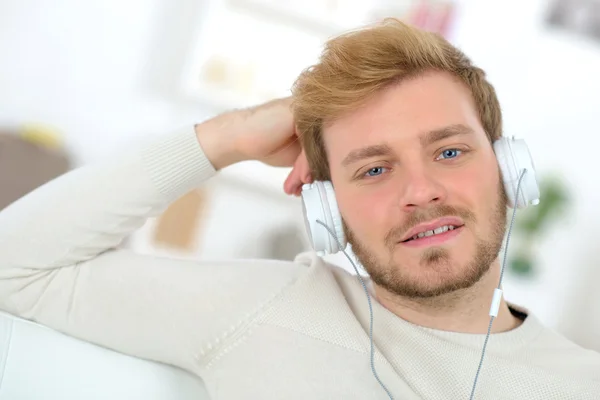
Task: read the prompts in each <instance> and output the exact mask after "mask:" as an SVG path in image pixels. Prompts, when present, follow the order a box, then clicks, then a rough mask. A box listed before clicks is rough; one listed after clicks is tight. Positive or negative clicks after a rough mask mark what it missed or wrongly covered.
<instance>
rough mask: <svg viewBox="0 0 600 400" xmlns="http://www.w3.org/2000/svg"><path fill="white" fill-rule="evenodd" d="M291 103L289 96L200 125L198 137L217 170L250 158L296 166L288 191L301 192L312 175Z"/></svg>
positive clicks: (289, 178)
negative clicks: (301, 143)
mask: <svg viewBox="0 0 600 400" xmlns="http://www.w3.org/2000/svg"><path fill="white" fill-rule="evenodd" d="M291 103H292V99H291V98H290V97H288V98H284V99H278V100H273V101H270V102H268V103H265V104H261V105H259V106H256V107H252V108H249V109H244V110H234V111H230V112H227V113H225V114H221V115H219V116H217V117H214V118H212V119H209V120H207V121H205V122H204V123H202V124H199V125H197V126H196V136H197V137H198V141H199V142H200V145H201V146H202V148H203V149H204V152H205V153H206V156H207V157H208V159H209V160H210V162H211V163H212V164H213V166H214V167H215V168H216V169H221V168H225V167H227V166H229V165H232V164H235V163H237V162H240V161H247V160H258V161H261V162H264V163H265V164H268V165H272V166H275V167H293V169H292V172H291V173H290V175H289V176H288V178H287V179H286V181H285V184H284V191H285V192H286V193H288V194H295V195H299V194H300V191H301V189H302V184H304V183H308V182H311V180H312V178H311V176H310V170H309V167H308V162H307V161H306V157H305V156H304V152H303V151H302V147H301V146H300V142H299V141H298V136H297V134H296V129H295V124H294V118H293V114H292V110H291V108H290V107H291Z"/></svg>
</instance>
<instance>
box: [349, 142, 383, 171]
mask: <svg viewBox="0 0 600 400" xmlns="http://www.w3.org/2000/svg"><path fill="white" fill-rule="evenodd" d="M390 154H392V148H391V147H390V146H388V145H387V144H377V145H373V146H368V147H363V148H362V149H358V150H353V151H351V152H350V153H348V155H347V156H346V157H345V158H344V160H343V161H342V165H343V166H344V167H347V166H348V165H350V164H354V163H355V162H358V161H361V160H364V159H367V158H371V157H380V156H389V155H390Z"/></svg>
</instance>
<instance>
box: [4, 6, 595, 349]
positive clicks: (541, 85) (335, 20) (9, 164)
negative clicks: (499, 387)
mask: <svg viewBox="0 0 600 400" xmlns="http://www.w3.org/2000/svg"><path fill="white" fill-rule="evenodd" d="M382 17H398V18H402V19H404V20H406V21H408V22H409V23H412V24H414V25H418V26H420V27H422V28H423V29H427V30H431V31H436V32H438V33H440V34H442V35H444V36H445V37H447V38H448V39H449V40H450V41H451V42H453V43H454V44H456V45H457V46H458V47H460V48H461V49H462V50H464V51H465V52H466V53H467V55H469V56H470V57H471V58H472V59H473V60H474V61H475V63H477V64H478V65H479V66H481V67H482V68H483V69H485V70H486V71H487V72H488V75H489V79H490V80H491V82H492V83H493V84H494V85H495V87H496V89H497V92H498V95H499V97H500V101H501V103H502V105H503V110H504V118H505V134H506V135H514V136H518V137H521V138H525V139H526V140H527V142H528V144H529V147H530V149H531V152H532V154H533V157H534V159H535V162H536V167H537V171H538V179H539V180H540V181H541V184H542V202H541V204H540V205H539V206H538V207H536V208H532V209H530V210H525V211H523V212H521V213H518V214H517V222H516V227H515V232H514V235H513V239H511V244H510V251H509V254H508V256H509V257H508V259H509V266H508V271H507V274H506V278H505V284H504V286H505V293H506V297H507V299H508V300H510V301H513V302H515V303H517V304H521V305H524V306H525V307H528V308H529V309H530V310H532V311H533V312H534V313H536V314H537V315H538V317H539V318H541V319H542V320H543V321H544V322H545V323H546V324H547V325H549V326H551V327H553V328H555V329H557V330H558V331H560V332H562V333H563V334H565V335H566V336H568V337H569V338H571V339H572V340H574V341H575V342H577V343H579V344H581V345H583V346H585V347H589V348H593V349H596V350H599V351H600V291H599V290H597V289H596V281H600V266H599V265H598V264H599V263H598V261H599V260H600V246H598V244H597V242H598V240H597V238H596V233H597V231H598V229H597V228H596V227H597V225H598V224H599V223H600V207H599V206H598V205H599V204H600V179H599V178H598V172H599V171H600V167H598V165H597V162H596V159H597V158H598V155H597V154H596V151H597V150H598V149H597V148H596V145H600V138H599V137H598V134H597V131H598V129H597V126H598V110H599V107H598V106H599V104H600V102H599V101H598V96H599V93H600V77H599V76H598V74H599V71H600V0H558V1H546V0H528V1H521V0H504V1H498V0H495V1H491V0H454V1H451V0H447V1H443V0H439V1H433V0H430V1H423V0H405V1H402V0H394V1H392V0H377V1H371V2H366V1H358V0H355V1H350V0H302V1H300V0H128V1H117V0H102V1H100V0H87V1H85V2H82V1H77V0H52V1H50V0H47V1H44V0H0V209H1V208H3V207H5V206H6V205H7V204H9V203H10V202H12V201H14V200H15V199H16V198H18V197H20V196H22V195H23V194H25V193H27V192H28V191H30V190H32V189H33V188H35V187H37V186H39V185H40V184H42V183H43V182H45V181H47V180H49V179H52V178H53V177H54V176H57V175H59V174H62V173H63V172H65V171H67V170H69V169H71V168H76V167H77V166H79V165H83V164H86V163H92V162H95V161H97V160H101V159H104V158H107V157H110V156H111V154H113V153H114V152H116V151H122V149H123V148H127V147H126V146H130V145H135V143H138V142H140V141H142V140H145V139H147V138H150V137H152V136H155V135H160V134H162V133H164V132H167V131H171V130H172V129H177V128H178V127H183V126H190V125H191V124H194V123H197V122H201V121H202V120H204V119H206V118H209V117H210V116H213V115H215V114H216V113H219V112H222V111H224V110H227V109H230V108H234V107H242V106H247V105H252V104H256V103H257V102H260V101H263V100H268V99H271V98H273V97H277V96H284V95H286V94H289V89H290V87H291V85H292V83H293V80H294V78H295V77H296V76H297V75H298V73H299V72H300V71H301V70H302V69H303V68H305V67H307V66H308V65H310V64H311V63H313V62H314V61H316V59H317V57H318V55H319V52H320V50H321V46H322V44H323V43H324V41H326V40H327V38H328V37H331V36H333V35H336V34H338V33H341V32H343V31H345V30H347V29H351V28H354V27H357V26H359V25H362V24H364V23H368V22H371V21H374V20H377V19H380V18H382ZM287 173H288V170H287V169H276V168H270V167H266V166H263V165H260V164H257V163H253V162H248V163H242V164H239V165H236V166H233V167H230V168H228V169H226V170H225V171H223V172H222V173H221V174H219V176H218V177H216V178H215V179H213V180H211V181H210V182H209V183H208V184H207V185H206V186H204V187H203V188H202V189H201V190H198V191H195V192H193V193H190V194H188V195H187V196H185V197H183V198H182V199H181V200H180V201H178V202H177V203H175V204H173V205H172V206H171V207H170V208H169V209H168V210H167V211H166V212H165V213H164V214H163V215H161V216H160V217H159V218H156V219H153V220H151V221H149V222H148V223H147V224H146V225H145V226H144V227H143V229H141V230H140V231H139V232H136V234H135V235H133V236H132V237H131V238H130V239H129V240H128V242H127V243H126V245H127V246H129V247H132V248H134V249H136V250H137V251H140V252H144V253H148V254H161V255H169V256H173V257H182V258H193V259H214V258H227V257H234V258H240V257H252V258H255V257H256V258H264V257H266V258H283V259H293V257H294V256H295V254H296V253H298V252H300V251H303V250H306V249H308V248H309V246H308V243H307V241H306V235H305V229H304V223H303V220H302V211H301V205H300V202H299V200H298V199H297V198H290V197H287V196H285V195H284V194H283V191H282V184H283V180H284V179H285V177H286V175H287ZM40 223H43V221H40ZM329 260H330V261H332V262H334V263H336V264H338V265H340V266H341V267H343V268H349V265H348V263H347V262H346V260H345V259H344V257H343V255H342V256H330V257H329Z"/></svg>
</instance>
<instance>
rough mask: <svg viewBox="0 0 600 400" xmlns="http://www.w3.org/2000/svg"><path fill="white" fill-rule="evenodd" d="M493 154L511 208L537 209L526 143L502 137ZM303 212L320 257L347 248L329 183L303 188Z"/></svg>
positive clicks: (537, 187)
mask: <svg viewBox="0 0 600 400" xmlns="http://www.w3.org/2000/svg"><path fill="white" fill-rule="evenodd" d="M494 152H495V153H496V158H497V160H498V165H499V166H500V172H501V174H502V180H503V182H504V188H505V190H506V194H507V196H508V205H509V206H510V207H512V208H514V207H516V208H525V207H527V206H529V205H537V204H538V203H539V202H540V189H539V186H538V183H537V179H536V176H535V167H534V165H533V159H532V157H531V154H530V152H529V148H528V147H527V144H526V143H525V141H524V140H523V139H515V138H514V137H502V138H500V139H498V140H496V141H495V142H494ZM523 170H527V173H526V174H525V175H524V176H523V181H522V182H521V190H519V192H520V193H519V196H518V197H517V185H518V183H519V178H520V176H521V173H522V172H523ZM515 200H516V202H515ZM302 208H303V211H304V221H305V223H306V231H307V233H308V237H309V240H310V242H311V244H312V247H313V249H314V250H315V251H316V252H317V253H319V254H321V255H325V254H334V253H337V252H338V251H341V250H343V249H344V248H346V244H347V241H346V235H345V234H344V228H343V222H342V216H341V215H340V211H339V209H338V205H337V201H336V198H335V192H334V191H333V186H332V184H331V182H330V181H315V182H313V183H310V184H306V185H304V186H303V187H302ZM318 220H320V221H322V222H323V223H325V224H326V225H327V226H328V227H330V228H331V229H332V230H333V232H335V234H336V236H337V239H338V241H339V243H338V241H336V240H335V238H333V237H332V236H331V234H330V233H329V232H328V231H327V229H325V227H324V226H322V225H321V224H319V223H317V221H318ZM340 245H341V246H342V247H340Z"/></svg>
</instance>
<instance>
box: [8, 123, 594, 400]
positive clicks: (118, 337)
mask: <svg viewBox="0 0 600 400" xmlns="http://www.w3.org/2000/svg"><path fill="white" fill-rule="evenodd" d="M215 173H216V172H215V170H214V168H213V166H212V165H211V164H210V162H209V161H208V159H207V158H206V156H205V154H204V153H203V151H202V148H201V147H200V145H199V143H198V141H197V139H196V136H195V132H194V130H193V129H191V128H186V129H184V130H181V131H177V132H174V133H172V134H167V135H165V136H163V137H161V138H159V139H157V140H155V141H153V142H152V143H148V144H147V145H145V146H142V147H140V148H139V149H137V150H136V149H132V150H130V151H129V152H126V154H125V155H123V156H121V157H114V158H112V159H110V160H109V161H108V162H106V163H104V164H98V165H90V166H85V167H82V168H79V169H77V170H75V171H72V172H69V173H68V174H65V175H63V176H61V177H59V178H58V179H55V180H53V181H52V182H50V183H48V184H46V185H44V186H42V187H40V188H38V189H36V190H35V191H33V192H32V193H30V194H28V195H27V196H25V197H24V198H22V199H21V200H19V201H17V202H16V203H14V204H12V205H10V206H9V207H7V208H6V209H4V210H3V211H2V212H0V309H2V310H4V311H7V312H9V313H12V314H14V315H17V316H20V317H22V318H27V319H30V320H33V321H36V322H38V323H41V324H44V325H46V326H49V327H51V328H54V329H56V330H58V331H61V332H64V333H66V334H68V335H71V336H73V337H77V338H80V339H83V340H87V341H89V342H92V343H95V344H98V345H101V346H105V347H108V348H111V349H114V350H116V351H119V352H122V353H125V354H129V355H133V356H136V357H140V358H144V359H148V360H153V361H158V362H162V363H167V364H171V365H175V366H178V367H181V368H184V369H186V370H188V371H191V372H192V373H194V374H196V375H197V376H199V377H201V378H202V379H203V380H204V382H205V384H206V387H207V390H208V391H209V393H210V395H211V398H213V399H215V400H233V399H235V400H238V399H256V400H270V399H273V400H283V399H285V400H295V399H298V400H300V399H302V400H305V399H311V400H314V399H323V400H325V399H328V400H329V399H387V398H388V397H387V395H386V393H385V391H384V390H383V389H382V388H381V387H380V386H379V384H378V383H377V381H376V380H375V378H374V377H373V375H372V372H371V368H370V343H369V311H368V305H367V301H366V295H365V293H364V292H363V288H362V286H361V285H360V282H359V281H358V280H357V278H356V277H355V276H353V275H350V274H348V273H347V272H346V271H344V270H342V269H340V268H337V267H335V266H332V265H329V264H327V263H325V262H324V261H323V260H322V259H321V258H319V257H317V256H316V255H315V254H314V253H303V254H300V255H298V257H297V258H296V260H295V261H293V262H286V261H275V260H235V261H219V262H195V261H189V260H188V261H184V260H175V259H168V258H159V257H150V256H144V255H139V254H135V253H132V252H130V251H124V250H119V249H118V246H119V244H120V243H121V242H122V241H123V240H124V239H125V238H126V237H127V236H128V235H130V234H131V233H132V232H134V231H135V230H136V229H138V228H139V227H141V226H142V225H143V224H144V222H145V221H146V220H147V219H148V218H149V217H154V216H157V215H159V214H160V213H161V212H162V211H164V210H165V209H166V208H167V207H168V205H169V204H170V203H172V202H173V201H175V200H176V199H178V198H179V197H181V196H182V195H184V194H185V193H187V192H189V191H191V190H194V189H196V188H197V187H198V186H200V185H201V184H202V182H204V181H206V180H207V179H209V178H210V177H212V176H213V175H214V174H215ZM512 307H513V309H514V310H518V311H520V312H522V313H525V314H527V316H526V318H525V321H524V322H523V324H521V325H520V326H519V327H518V328H516V329H514V330H512V331H509V332H504V333H498V334H493V335H491V337H490V341H489V345H488V350H487V353H486V357H485V362H484V364H483V369H482V371H481V375H480V378H479V383H478V385H477V392H476V395H475V398H476V399H494V400H497V399H510V400H515V399H526V400H534V399H539V400H550V399H556V400H575V399H577V400H587V399H589V400H597V399H600V355H599V354H598V353H595V352H593V351H591V350H586V349H583V348H581V347H579V346H577V345H575V344H574V343H572V342H570V341H569V340H567V339H566V338H564V337H562V336H561V335H559V334H558V333H556V332H554V331H552V330H550V329H548V328H546V327H544V326H543V325H542V324H541V323H540V321H539V320H538V319H537V318H536V317H535V315H532V314H531V313H528V312H527V310H525V309H521V308H519V307H517V306H514V305H513V306H512ZM373 312H374V344H375V349H376V354H375V367H376V369H377V372H378V374H379V376H380V378H381V380H382V381H383V382H384V383H385V385H386V386H387V387H388V389H389V390H390V391H391V393H392V394H393V396H394V399H403V400H409V399H432V400H437V399H439V400H448V399H468V398H469V394H470V390H471V386H472V384H473V379H474V376H475V372H476V370H477V365H478V363H479V358H480V355H481V349H482V346H483V341H484V337H485V335H483V334H481V335H478V334H462V333H455V332H446V331H439V330H434V329H429V328H425V327H420V326H416V325H414V324H411V323H409V322H407V321H404V320H402V319H401V318H399V317H397V316H395V315H394V314H392V313H391V312H389V311H388V310H387V309H385V308H384V307H382V306H381V305H380V304H378V303H377V302H376V301H375V300H374V299H373Z"/></svg>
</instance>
